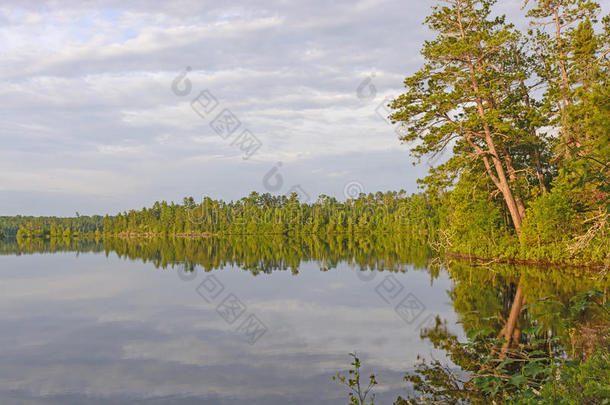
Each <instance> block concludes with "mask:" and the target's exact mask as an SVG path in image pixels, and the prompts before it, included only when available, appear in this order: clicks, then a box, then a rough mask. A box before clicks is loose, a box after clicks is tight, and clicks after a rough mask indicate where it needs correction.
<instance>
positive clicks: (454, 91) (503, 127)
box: [390, 0, 546, 234]
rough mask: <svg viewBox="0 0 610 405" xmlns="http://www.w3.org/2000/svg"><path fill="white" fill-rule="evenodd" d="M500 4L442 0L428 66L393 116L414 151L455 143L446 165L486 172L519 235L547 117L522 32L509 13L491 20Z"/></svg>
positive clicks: (410, 81)
mask: <svg viewBox="0 0 610 405" xmlns="http://www.w3.org/2000/svg"><path fill="white" fill-rule="evenodd" d="M494 3H495V1H493V0H444V1H442V2H440V4H439V5H437V6H435V7H433V11H432V14H431V15H430V16H429V17H428V18H427V19H426V23H427V24H428V26H429V27H430V29H432V30H433V31H435V32H437V33H438V36H437V37H436V39H434V40H431V41H427V42H425V44H424V46H423V49H422V54H423V56H424V58H425V64H424V66H423V67H422V68H421V69H420V70H419V71H418V72H417V73H415V74H414V75H412V76H410V77H407V78H406V79H405V82H404V83H405V87H406V88H407V91H406V93H404V94H402V95H400V96H399V97H398V98H397V99H396V100H394V101H393V103H392V105H391V107H392V108H393V109H394V110H395V111H394V113H393V114H392V115H391V116H390V118H391V119H392V120H393V121H395V122H399V123H400V124H401V125H402V126H403V127H404V128H403V129H405V130H406V131H405V132H404V135H403V136H402V137H401V140H403V141H418V142H416V143H415V146H414V147H412V149H411V151H412V153H413V154H414V155H415V156H416V157H419V158H421V157H422V156H424V155H427V154H434V153H438V152H439V151H442V150H444V149H445V148H446V147H453V155H452V158H451V159H450V161H449V162H447V163H445V164H444V165H443V167H445V168H447V167H451V168H452V169H453V170H456V171H458V172H460V171H466V170H468V171H473V170H475V171H476V170H479V171H482V172H484V173H485V175H486V176H487V177H488V178H489V179H490V180H491V181H492V182H493V184H494V185H495V187H496V188H497V190H498V192H499V193H500V194H501V196H502V199H503V201H504V202H505V203H506V207H507V208H508V211H509V213H510V217H511V219H512V223H513V225H514V228H515V230H516V232H517V234H520V232H521V224H522V222H523V219H524V216H525V205H524V198H525V197H526V196H528V195H529V194H530V193H529V192H528V190H527V187H528V184H532V183H534V182H536V181H538V179H539V178H540V176H541V173H536V172H535V171H536V169H535V168H540V167H542V166H544V165H541V164H540V161H539V159H540V158H541V156H543V155H544V153H543V152H544V151H543V150H542V149H544V148H545V147H546V144H545V141H544V140H543V139H541V138H540V137H539V136H538V135H537V131H536V127H537V126H541V125H544V124H545V123H544V122H543V121H542V120H541V119H540V118H539V115H538V114H537V108H536V105H535V102H534V101H533V100H532V99H531V98H530V97H529V94H528V93H529V92H530V87H528V80H529V79H530V75H531V72H530V70H529V69H531V66H530V63H529V61H528V59H527V57H526V56H525V55H524V54H523V52H522V50H521V47H522V42H523V41H522V38H521V36H520V34H519V33H518V32H517V31H515V30H514V28H513V27H512V25H510V24H507V23H505V19H504V17H495V18H492V16H491V7H492V6H493V4H494ZM537 160H538V161H537ZM439 171H441V170H439V168H437V169H435V170H433V171H432V174H433V175H438V176H441V174H440V173H439Z"/></svg>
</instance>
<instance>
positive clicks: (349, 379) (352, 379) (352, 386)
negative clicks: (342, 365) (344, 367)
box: [332, 353, 377, 405]
mask: <svg viewBox="0 0 610 405" xmlns="http://www.w3.org/2000/svg"><path fill="white" fill-rule="evenodd" d="M349 355H350V356H351V357H352V359H353V360H352V362H351V363H350V365H351V366H352V367H351V368H350V369H349V370H348V375H347V376H344V375H341V373H337V375H335V376H332V379H333V381H337V382H339V384H341V385H344V386H346V387H347V388H349V390H350V392H349V394H348V396H349V403H350V404H352V405H375V394H372V395H371V400H370V402H368V403H367V402H366V398H367V397H368V396H369V393H370V392H371V390H372V389H373V388H374V387H375V386H376V385H377V380H376V379H375V375H374V374H371V375H370V376H369V379H368V385H367V386H366V388H365V387H364V384H366V383H365V382H362V385H361V381H360V377H361V375H360V366H361V363H360V359H359V358H358V356H357V355H356V354H355V353H350V354H349Z"/></svg>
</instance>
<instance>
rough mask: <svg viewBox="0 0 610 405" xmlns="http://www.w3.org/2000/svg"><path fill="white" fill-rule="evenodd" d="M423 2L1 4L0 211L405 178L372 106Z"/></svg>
mask: <svg viewBox="0 0 610 405" xmlns="http://www.w3.org/2000/svg"><path fill="white" fill-rule="evenodd" d="M430 4H431V2H428V1H405V0H395V1H394V0H388V1H383V0H360V1H333V2H329V1H319V0H308V1H284V0H268V1H260V0H254V1H253V0H250V1H205V0H179V1H148V0H146V1H145V0H130V1H124V0H122V1H118V0H117V1H115V0H109V1H96V0H90V1H86V0H85V1H83V0H73V1H70V0H67V1H48V2H42V1H40V2H39V1H28V0H6V1H3V2H2V5H1V6H0V52H1V54H2V63H1V64H0V81H1V82H2V83H1V86H0V93H1V94H0V103H1V105H2V108H1V109H0V115H1V116H0V118H1V120H0V139H1V141H0V142H1V144H2V148H0V215H13V214H34V215H73V214H74V212H75V211H79V212H80V213H81V214H94V213H106V212H109V213H116V212H117V211H119V210H127V209H130V208H141V207H142V206H144V205H147V206H148V205H150V204H152V203H153V202H154V201H155V200H168V201H169V200H174V201H181V199H182V197H183V196H186V195H192V196H194V197H195V198H196V199H197V200H200V199H201V196H202V195H209V196H212V197H214V198H223V199H227V200H229V199H238V198H240V197H242V196H244V195H247V194H248V193H249V192H250V191H252V190H257V191H259V192H265V191H269V192H272V193H274V194H280V193H287V192H288V191H289V190H291V189H298V190H299V192H300V193H301V195H302V197H303V198H304V199H305V198H307V196H309V198H310V199H315V198H316V197H317V195H318V194H327V195H333V196H336V197H337V198H340V199H343V198H344V194H345V192H346V191H347V192H348V193H354V192H357V191H364V192H375V191H378V190H388V189H393V190H400V189H405V190H407V191H409V192H413V191H416V190H417V188H416V183H415V180H416V179H417V178H418V177H421V176H423V175H424V174H425V172H426V171H427V166H426V163H423V164H421V165H418V166H415V167H414V166H413V165H412V161H413V160H412V159H411V158H410V157H409V154H408V148H407V146H405V145H401V143H400V142H399V140H398V135H397V134H396V132H395V128H394V127H393V126H392V125H390V124H389V123H388V122H387V121H386V120H384V119H383V117H384V116H387V111H386V110H385V109H384V108H383V106H384V99H386V98H389V97H393V96H396V95H398V94H399V93H400V92H401V89H402V80H403V79H404V77H405V76H406V75H408V74H410V73H412V72H414V71H415V70H416V69H417V68H418V67H419V66H420V65H421V63H422V58H421V56H420V55H419V49H420V46H421V43H422V41H423V40H424V39H426V38H428V37H430V33H429V32H428V31H427V29H426V28H425V27H424V26H423V25H422V22H423V20H424V18H425V16H426V14H427V13H428V11H429V7H430ZM519 5H520V4H519V1H518V0H502V1H501V4H500V6H499V7H498V9H499V10H501V11H503V12H508V13H510V14H512V15H518V14H520V13H521V12H520V11H519ZM185 73H186V76H185V77H182V78H180V77H179V76H180V75H181V74H182V75H184V74H185ZM187 81H188V82H187ZM173 84H174V86H172V85H173ZM202 92H203V93H202ZM193 100H195V102H194V103H193ZM386 102H387V100H386ZM195 110H197V111H198V112H197V111H195ZM217 116H220V118H219V119H218V120H216V121H214V120H215V118H216V117H217ZM227 117H229V118H230V120H232V121H227V120H226V118H227ZM238 124H239V127H237V125H238ZM236 127H237V128H236ZM235 128H236V129H235ZM231 131H234V132H231ZM244 131H246V132H244ZM246 138H247V139H248V140H249V141H252V142H253V143H248V142H246V143H244V142H242V141H244V139H246ZM254 142H259V143H260V147H258V148H254V147H252V148H251V149H247V148H246V151H243V150H242V148H243V147H244V146H248V145H254ZM240 144H241V147H240ZM278 162H281V166H278V165H277V164H278ZM274 167H275V169H274Z"/></svg>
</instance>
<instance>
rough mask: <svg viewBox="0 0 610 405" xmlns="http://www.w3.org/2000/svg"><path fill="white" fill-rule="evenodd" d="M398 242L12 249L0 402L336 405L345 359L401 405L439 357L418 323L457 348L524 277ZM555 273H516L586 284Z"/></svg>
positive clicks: (3, 309) (237, 241) (5, 278)
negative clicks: (441, 327) (408, 376)
mask: <svg viewBox="0 0 610 405" xmlns="http://www.w3.org/2000/svg"><path fill="white" fill-rule="evenodd" d="M405 243H406V242H404V241H401V242H398V241H392V240H391V239H383V240H369V239H361V240H357V241H354V240H344V239H341V238H339V239H334V240H332V241H320V240H306V239H305V240H303V239H301V240H290V239H285V238H279V237H278V238H275V237H272V238H253V237H252V238H234V239H224V240H223V239H218V240H184V239H180V240H139V241H125V240H115V241H107V242H106V243H105V244H104V242H99V243H95V242H92V241H90V242H86V241H81V242H74V241H73V242H64V243H58V244H54V245H53V244H49V243H48V242H47V243H42V242H36V243H26V244H23V243H22V244H17V243H15V242H12V243H4V244H2V245H0V253H1V255H0V301H1V305H0V329H1V330H2V333H1V334H0V398H1V399H2V400H1V401H0V403H2V404H84V403H87V404H98V403H99V404H101V403H104V404H134V403H135V404H138V403H146V404H250V405H252V404H267V405H271V404H278V405H279V404H282V405H286V404H312V403H315V404H341V403H345V402H346V399H345V398H346V391H345V389H344V388H343V387H341V386H339V385H338V384H337V383H336V382H333V381H331V376H332V375H334V374H336V373H337V372H338V371H341V370H345V369H346V368H347V366H348V364H349V362H350V358H349V356H348V353H349V352H352V351H356V352H357V353H358V354H359V355H360V357H361V358H362V360H363V362H364V370H363V371H364V373H366V374H367V375H368V374H369V373H370V372H374V373H375V374H376V375H377V379H378V380H379V381H380V382H381V383H380V385H379V386H378V388H377V390H376V393H377V399H378V403H380V404H386V403H392V401H393V400H395V399H396V397H397V396H398V395H403V396H404V394H405V393H406V392H407V389H408V387H407V386H406V385H405V383H404V382H403V380H402V377H403V376H404V374H405V372H407V371H410V370H412V369H413V367H414V365H415V364H416V361H417V356H418V355H420V356H423V357H424V358H428V359H431V358H436V359H441V360H444V359H446V354H445V353H443V352H442V351H439V350H436V349H435V348H434V347H433V346H432V345H431V344H430V343H429V342H428V341H427V340H424V339H422V338H421V337H420V331H421V329H422V328H424V327H426V326H430V324H431V323H432V324H434V318H435V317H436V316H438V317H440V319H442V320H444V321H446V322H447V325H448V329H449V330H450V331H451V332H452V333H454V334H456V335H457V336H458V337H459V338H460V339H464V331H463V327H464V325H467V324H469V323H472V322H473V318H472V314H473V313H476V314H477V315H476V317H475V318H477V317H480V318H482V317H483V316H484V315H486V314H487V313H495V312H508V311H509V309H510V301H511V297H510V292H511V291H513V290H514V286H515V285H516V283H518V282H519V279H518V278H515V277H513V276H507V275H502V274H503V273H502V271H498V272H494V271H491V272H490V270H489V269H481V268H474V267H469V266H468V265H460V266H458V267H456V269H455V270H454V269H452V268H447V267H432V269H431V268H430V267H428V266H427V265H426V263H427V256H428V252H427V251H426V249H425V248H423V247H421V246H420V247H417V246H411V248H408V247H405V246H404V244H405ZM547 272H548V271H547ZM547 276H548V274H547ZM547 276H543V275H542V272H540V271H536V270H531V271H530V272H526V275H525V276H521V278H522V280H521V281H522V282H523V283H524V285H526V288H525V291H526V296H542V295H544V294H546V293H553V292H554V293H556V294H558V295H560V296H562V297H564V298H565V299H569V297H570V296H571V295H573V294H575V293H576V292H577V291H579V290H581V289H584V288H587V285H586V283H584V284H583V283H576V282H574V280H573V277H572V278H569V277H568V278H566V279H565V280H563V279H561V277H555V278H551V279H549V278H545V277H547ZM523 277H526V280H523ZM568 280H572V281H571V284H570V281H568ZM566 284H568V285H566ZM475 286H476V287H475ZM473 311H474V312H473ZM477 319H478V318H477ZM462 322H465V323H462Z"/></svg>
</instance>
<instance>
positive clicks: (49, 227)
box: [0, 215, 104, 238]
mask: <svg viewBox="0 0 610 405" xmlns="http://www.w3.org/2000/svg"><path fill="white" fill-rule="evenodd" d="M103 224H104V217H103V216H99V215H94V216H91V217H90V216H80V215H79V216H77V217H64V218H62V217H32V216H21V215H17V216H14V217H8V216H0V238H1V237H3V236H4V237H16V236H19V237H20V238H43V237H60V236H65V237H72V236H79V235H80V236H82V235H88V234H93V233H95V231H96V230H99V231H100V232H101V229H102V227H103Z"/></svg>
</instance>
